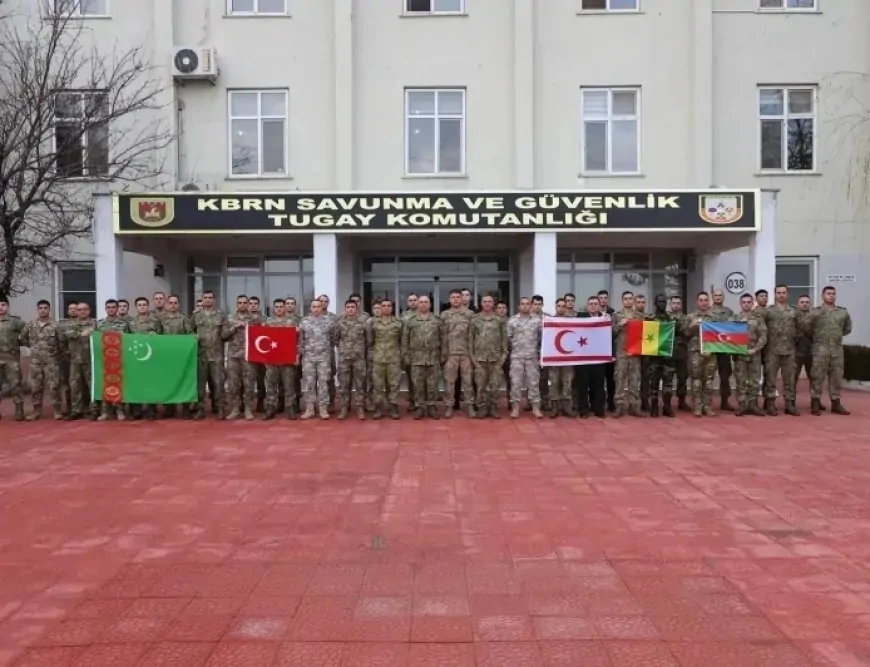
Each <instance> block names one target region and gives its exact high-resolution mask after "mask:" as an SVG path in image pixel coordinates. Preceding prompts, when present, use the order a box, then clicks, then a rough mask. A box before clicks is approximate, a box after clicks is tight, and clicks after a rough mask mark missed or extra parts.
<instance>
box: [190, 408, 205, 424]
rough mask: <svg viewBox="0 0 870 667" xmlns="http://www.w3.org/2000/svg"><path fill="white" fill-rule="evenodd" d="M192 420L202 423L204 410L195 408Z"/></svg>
mask: <svg viewBox="0 0 870 667" xmlns="http://www.w3.org/2000/svg"><path fill="white" fill-rule="evenodd" d="M193 418H194V419H195V420H196V421H202V420H203V419H205V410H203V409H202V408H197V409H196V412H194V413H193Z"/></svg>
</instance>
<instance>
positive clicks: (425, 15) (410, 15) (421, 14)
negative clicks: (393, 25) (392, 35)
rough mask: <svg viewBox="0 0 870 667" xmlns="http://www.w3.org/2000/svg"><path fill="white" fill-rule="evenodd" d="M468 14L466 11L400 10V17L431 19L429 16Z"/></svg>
mask: <svg viewBox="0 0 870 667" xmlns="http://www.w3.org/2000/svg"><path fill="white" fill-rule="evenodd" d="M465 16H468V12H402V13H401V14H399V18H400V19H431V18H451V17H452V18H456V17H465Z"/></svg>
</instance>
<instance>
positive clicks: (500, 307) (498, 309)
mask: <svg viewBox="0 0 870 667" xmlns="http://www.w3.org/2000/svg"><path fill="white" fill-rule="evenodd" d="M495 314H496V315H498V316H499V317H500V318H501V319H502V321H503V322H504V325H505V331H507V322H508V318H509V317H510V316H509V315H508V305H507V303H505V302H504V301H496V302H495ZM510 354H511V351H510V343H508V351H507V355H505V360H504V365H502V367H501V375H502V377H503V378H504V379H505V389H506V391H505V396H506V397H507V399H508V401H510V396H511V362H510ZM499 391H501V387H499ZM520 391H522V388H520ZM508 407H510V404H508Z"/></svg>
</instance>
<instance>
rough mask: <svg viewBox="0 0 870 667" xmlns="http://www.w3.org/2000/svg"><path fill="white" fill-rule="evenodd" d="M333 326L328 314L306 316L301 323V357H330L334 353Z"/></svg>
mask: <svg viewBox="0 0 870 667" xmlns="http://www.w3.org/2000/svg"><path fill="white" fill-rule="evenodd" d="M333 326H334V325H333V322H332V321H331V320H330V319H329V318H327V317H326V315H321V316H320V317H312V316H311V315H309V316H308V317H306V318H304V319H303V320H302V323H301V324H300V325H299V345H298V348H299V358H300V359H302V358H303V357H305V356H311V357H312V358H314V357H320V358H324V359H328V358H329V357H330V356H331V355H332V329H333Z"/></svg>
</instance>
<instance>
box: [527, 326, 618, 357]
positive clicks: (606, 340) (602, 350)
mask: <svg viewBox="0 0 870 667" xmlns="http://www.w3.org/2000/svg"><path fill="white" fill-rule="evenodd" d="M612 361H613V328H612V323H611V321H610V318H604V317H602V318H596V319H578V318H576V317H545V318H544V323H543V325H542V330H541V365H542V366H582V365H585V364H609V363H611V362H612Z"/></svg>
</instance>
